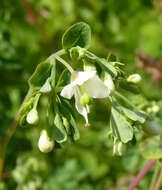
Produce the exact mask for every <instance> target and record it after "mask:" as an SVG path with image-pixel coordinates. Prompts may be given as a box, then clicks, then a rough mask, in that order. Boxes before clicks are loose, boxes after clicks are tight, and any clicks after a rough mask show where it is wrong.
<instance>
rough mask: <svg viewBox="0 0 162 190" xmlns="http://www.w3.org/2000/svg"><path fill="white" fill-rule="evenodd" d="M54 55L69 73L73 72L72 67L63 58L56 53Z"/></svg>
mask: <svg viewBox="0 0 162 190" xmlns="http://www.w3.org/2000/svg"><path fill="white" fill-rule="evenodd" d="M55 57H56V59H57V60H58V61H60V62H61V63H62V64H63V65H64V66H65V67H66V68H67V69H68V70H69V71H70V73H73V72H74V70H73V68H72V67H71V66H70V65H69V64H68V63H67V62H66V61H65V60H64V59H62V58H61V57H59V56H58V55H55Z"/></svg>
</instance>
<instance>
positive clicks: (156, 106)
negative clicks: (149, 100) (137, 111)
mask: <svg viewBox="0 0 162 190" xmlns="http://www.w3.org/2000/svg"><path fill="white" fill-rule="evenodd" d="M159 111H160V108H159V106H158V105H154V106H152V112H153V113H158V112H159Z"/></svg>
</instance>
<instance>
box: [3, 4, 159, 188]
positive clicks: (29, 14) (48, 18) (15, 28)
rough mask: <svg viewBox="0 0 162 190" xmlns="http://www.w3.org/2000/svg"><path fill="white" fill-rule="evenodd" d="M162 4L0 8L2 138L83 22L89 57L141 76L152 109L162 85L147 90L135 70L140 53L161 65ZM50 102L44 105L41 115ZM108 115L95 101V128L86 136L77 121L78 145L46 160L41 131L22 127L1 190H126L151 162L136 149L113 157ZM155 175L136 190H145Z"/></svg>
mask: <svg viewBox="0 0 162 190" xmlns="http://www.w3.org/2000/svg"><path fill="white" fill-rule="evenodd" d="M161 4H162V1H161V0H155V1H152V0H142V1H141V0H132V1H131V2H130V1H129V0H122V1H114V0H37V1H35V0H14V1H11V0H1V2H0V124H1V126H0V135H4V134H5V133H6V131H7V129H8V127H9V125H10V123H11V122H12V120H13V118H14V116H15V114H16V112H17V110H18V108H19V106H20V104H21V102H22V100H23V98H24V96H25V94H26V92H27V90H28V84H27V80H28V78H29V77H30V75H31V74H32V73H33V71H34V69H35V67H36V65H37V64H38V63H39V62H40V61H42V60H44V59H46V58H47V57H48V56H49V55H50V54H51V53H53V52H56V51H57V50H59V49H61V48H62V47H61V37H62V34H63V32H64V31H65V29H67V28H68V27H69V26H70V25H72V24H74V23H76V22H79V21H84V22H87V23H88V24H89V25H90V26H91V28H92V44H91V48H90V50H91V51H93V52H94V53H95V54H97V55H98V56H101V57H106V56H107V55H108V53H109V52H112V53H114V54H116V55H117V56H118V57H119V60H120V61H121V62H123V63H126V64H125V66H124V70H125V71H127V72H128V73H130V74H132V73H134V72H136V73H140V74H141V75H142V77H143V81H142V83H141V84H140V88H141V90H142V92H143V94H144V95H145V96H146V97H147V98H148V99H149V100H150V101H152V100H154V99H155V100H160V99H162V95H161V94H162V88H161V86H162V85H160V84H158V85H154V84H152V83H151V82H150V74H149V73H147V72H145V71H144V70H142V69H140V68H138V67H137V65H136V59H137V57H136V54H135V52H136V50H137V49H140V50H141V51H144V52H145V53H147V54H148V55H150V56H153V57H154V58H155V59H157V60H160V59H162V54H161V52H162V5H161ZM45 101H46V99H41V105H42V107H41V108H40V110H39V113H40V115H41V114H42V115H43V114H44V112H43V106H45V105H46V103H45ZM109 109H110V108H109V106H108V105H105V104H104V103H103V102H102V101H101V102H100V101H96V104H95V105H93V109H92V113H91V114H90V122H91V123H92V126H91V128H84V126H83V120H82V118H81V117H80V116H78V121H79V122H78V125H79V129H80V132H81V138H80V140H79V141H78V142H76V143H71V142H68V143H66V144H64V145H63V146H62V148H61V149H55V150H54V151H53V152H52V153H48V154H43V153H40V152H39V150H38V147H37V141H38V138H39V133H40V127H41V126H37V127H29V128H21V127H18V128H17V131H16V133H15V135H14V137H13V138H12V140H11V142H10V143H9V146H8V149H7V155H6V163H5V171H4V172H5V173H4V180H3V183H1V184H0V190H14V189H15V190H29V189H30V190H83V189H84V190H115V189H116V190H125V189H126V187H128V184H129V183H130V182H131V181H132V180H133V179H134V177H133V176H135V175H136V174H137V173H138V172H139V170H140V169H141V168H142V167H143V166H144V165H145V163H146V162H147V160H145V159H144V158H143V157H142V156H141V155H140V153H139V151H138V143H135V142H132V143H129V144H128V147H127V151H126V153H125V155H124V156H123V157H119V156H113V155H112V139H111V138H108V131H109V126H108V120H109ZM40 125H46V123H45V121H44V122H43V121H42V122H41V123H40ZM153 169H154V168H153ZM153 169H152V170H151V171H150V172H149V174H148V175H147V177H145V179H144V180H143V181H142V182H141V183H140V185H139V187H138V188H136V189H137V190H145V189H148V186H149V183H150V180H151V178H152V171H153Z"/></svg>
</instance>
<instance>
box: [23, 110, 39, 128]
mask: <svg viewBox="0 0 162 190" xmlns="http://www.w3.org/2000/svg"><path fill="white" fill-rule="evenodd" d="M26 121H27V122H28V123H29V124H31V125H36V124H37V123H38V121H39V117H38V112H37V110H36V109H34V108H33V109H32V110H30V112H29V113H28V115H27V117H26Z"/></svg>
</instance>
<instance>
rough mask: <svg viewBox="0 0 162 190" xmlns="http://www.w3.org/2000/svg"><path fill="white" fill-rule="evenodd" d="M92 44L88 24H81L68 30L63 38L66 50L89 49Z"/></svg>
mask: <svg viewBox="0 0 162 190" xmlns="http://www.w3.org/2000/svg"><path fill="white" fill-rule="evenodd" d="M90 43H91V29H90V27H89V25H88V24H86V23H84V22H79V23H76V24H74V25H72V26H71V27H70V28H68V29H67V30H66V31H65V33H64V35H63V37H62V45H63V48H64V49H65V50H67V49H70V48H72V47H76V46H80V47H82V48H85V49H88V48H89V46H90Z"/></svg>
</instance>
